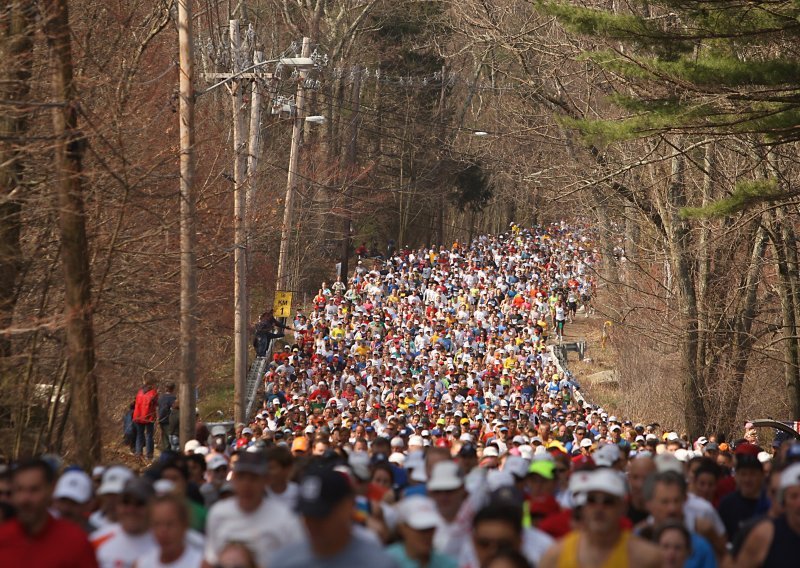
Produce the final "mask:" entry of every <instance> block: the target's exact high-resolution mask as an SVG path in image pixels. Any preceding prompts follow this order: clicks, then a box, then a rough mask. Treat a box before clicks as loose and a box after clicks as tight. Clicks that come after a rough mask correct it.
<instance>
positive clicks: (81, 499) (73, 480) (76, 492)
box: [53, 469, 92, 504]
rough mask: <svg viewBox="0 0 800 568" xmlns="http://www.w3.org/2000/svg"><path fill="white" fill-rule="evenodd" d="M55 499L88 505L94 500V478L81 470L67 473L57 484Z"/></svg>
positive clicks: (54, 493)
mask: <svg viewBox="0 0 800 568" xmlns="http://www.w3.org/2000/svg"><path fill="white" fill-rule="evenodd" d="M53 498H54V499H69V500H71V501H75V502H76V503H81V504H83V503H87V502H88V501H89V499H91V498H92V478H91V477H89V474H87V473H86V472H84V471H81V470H79V469H73V470H70V471H67V472H65V473H64V475H62V476H61V477H60V478H59V479H58V483H56V489H55V491H54V492H53Z"/></svg>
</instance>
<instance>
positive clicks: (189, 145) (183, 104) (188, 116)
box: [178, 0, 197, 449]
mask: <svg viewBox="0 0 800 568" xmlns="http://www.w3.org/2000/svg"><path fill="white" fill-rule="evenodd" d="M193 41H194V40H193V34H192V0H178V57H179V63H180V138H181V141H180V148H181V185H180V194H181V332H180V344H181V374H180V383H179V387H178V401H179V411H178V412H179V414H180V444H181V445H180V447H181V449H182V448H183V446H184V444H186V442H188V441H189V440H191V439H192V438H194V425H195V406H196V402H195V384H196V380H197V377H196V372H197V333H196V329H197V258H196V256H195V201H196V195H195V191H194V164H195V161H194V86H193V85H194V59H193V58H194V54H193Z"/></svg>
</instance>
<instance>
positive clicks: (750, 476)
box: [734, 455, 764, 499]
mask: <svg viewBox="0 0 800 568" xmlns="http://www.w3.org/2000/svg"><path fill="white" fill-rule="evenodd" d="M734 477H735V479H736V489H737V490H738V491H739V493H741V494H742V496H743V497H746V498H748V499H758V497H759V496H760V495H761V490H762V489H763V487H764V465H763V464H762V463H761V462H760V461H759V460H758V458H757V457H756V456H751V455H739V456H736V471H735V472H734Z"/></svg>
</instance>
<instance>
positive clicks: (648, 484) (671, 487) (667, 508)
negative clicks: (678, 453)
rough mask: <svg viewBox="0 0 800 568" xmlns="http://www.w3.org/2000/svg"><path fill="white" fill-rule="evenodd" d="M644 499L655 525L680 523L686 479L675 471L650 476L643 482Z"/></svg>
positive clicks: (684, 499) (684, 498)
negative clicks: (671, 522) (670, 522)
mask: <svg viewBox="0 0 800 568" xmlns="http://www.w3.org/2000/svg"><path fill="white" fill-rule="evenodd" d="M644 498H645V501H646V503H647V510H648V511H649V512H650V514H651V515H652V516H653V519H654V521H655V522H656V524H659V523H665V522H667V521H682V520H683V505H684V503H685V502H686V479H685V478H684V477H683V475H681V474H680V473H678V472H676V471H663V472H660V473H653V474H650V475H649V476H648V477H647V479H646V480H645V482H644Z"/></svg>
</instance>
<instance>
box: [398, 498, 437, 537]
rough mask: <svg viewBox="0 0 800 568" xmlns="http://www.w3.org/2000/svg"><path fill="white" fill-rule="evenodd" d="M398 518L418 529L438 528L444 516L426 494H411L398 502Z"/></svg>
mask: <svg viewBox="0 0 800 568" xmlns="http://www.w3.org/2000/svg"><path fill="white" fill-rule="evenodd" d="M396 511H397V513H398V520H399V521H400V522H401V523H405V524H406V525H408V526H409V527H411V528H412V529H414V530H418V531H425V530H430V529H433V528H436V527H437V526H439V524H440V523H441V520H442V517H441V515H439V511H438V510H437V508H436V503H434V502H433V499H431V498H430V497H425V496H424V495H411V496H409V497H406V498H405V499H403V500H402V501H400V502H399V503H398V504H397V508H396Z"/></svg>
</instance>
